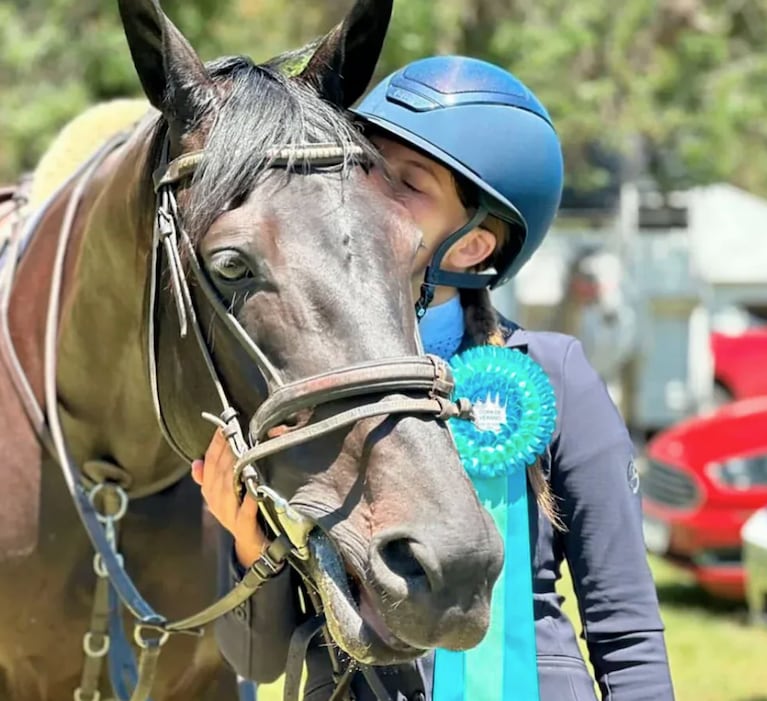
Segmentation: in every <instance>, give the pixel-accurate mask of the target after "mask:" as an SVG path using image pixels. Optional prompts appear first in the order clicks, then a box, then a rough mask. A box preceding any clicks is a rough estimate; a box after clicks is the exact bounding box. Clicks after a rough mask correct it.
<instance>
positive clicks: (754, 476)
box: [712, 455, 767, 490]
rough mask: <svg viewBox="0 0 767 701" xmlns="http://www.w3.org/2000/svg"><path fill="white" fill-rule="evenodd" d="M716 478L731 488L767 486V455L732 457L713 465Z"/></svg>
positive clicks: (741, 488)
mask: <svg viewBox="0 0 767 701" xmlns="http://www.w3.org/2000/svg"><path fill="white" fill-rule="evenodd" d="M712 472H713V476H714V477H715V479H717V480H718V481H719V482H721V483H722V484H723V485H725V486H727V487H730V488H731V489H738V490H743V489H753V488H754V487H767V455H758V456H752V457H748V458H730V459H729V460H727V461H725V462H721V463H717V464H716V465H713V466H712Z"/></svg>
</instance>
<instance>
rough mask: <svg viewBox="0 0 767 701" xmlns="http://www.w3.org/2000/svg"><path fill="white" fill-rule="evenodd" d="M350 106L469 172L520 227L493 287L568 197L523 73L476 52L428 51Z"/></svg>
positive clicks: (552, 139) (555, 145) (551, 136)
mask: <svg viewBox="0 0 767 701" xmlns="http://www.w3.org/2000/svg"><path fill="white" fill-rule="evenodd" d="M354 112H355V113H356V114H357V115H358V116H359V117H361V118H362V120H363V122H367V123H369V124H370V125H373V126H374V127H376V128H377V129H379V130H381V131H383V132H384V133H388V134H390V135H391V136H393V137H394V138H397V139H399V140H401V141H403V142H405V143H407V144H408V145H412V146H413V147H414V148H416V149H419V150H420V151H422V152H423V153H425V154H426V155H427V156H429V157H431V158H433V159H434V160H436V161H438V162H441V163H442V164H443V165H445V166H446V167H447V168H449V169H451V170H453V171H455V172H456V173H459V174H460V175H462V176H463V177H464V178H466V179H468V180H469V181H470V182H471V183H473V184H474V185H475V186H476V187H477V188H478V189H479V191H480V194H481V196H482V199H483V202H484V203H485V204H486V206H488V207H489V209H490V211H491V213H492V214H493V215H495V216H497V217H499V218H500V219H502V220H504V221H506V222H507V223H509V224H510V225H511V226H512V227H513V228H514V229H515V231H516V232H517V233H518V235H519V238H520V239H521V240H520V245H518V246H512V247H506V254H505V256H504V250H503V249H502V250H501V251H500V254H499V256H498V257H497V258H496V262H495V274H494V275H493V276H492V277H491V278H490V286H491V287H497V286H499V285H502V284H503V283H504V282H507V281H508V280H509V279H510V278H511V277H513V276H514V275H515V274H516V273H517V271H519V269H520V268H521V267H522V266H523V265H524V264H525V263H526V262H527V260H528V259H529V258H530V256H531V255H532V254H533V252H534V251H535V250H536V249H537V248H538V246H540V244H541V242H542V241H543V238H544V236H545V235H546V232H547V231H548V229H549V227H550V225H551V223H552V221H553V220H554V217H555V216H556V213H557V209H558V208H559V202H560V199H561V196H562V185H563V177H564V174H563V162H562V148H561V145H560V142H559V137H558V136H557V133H556V131H555V130H554V126H553V125H552V122H551V118H550V116H549V114H548V112H547V111H546V109H545V108H544V106H543V105H542V104H541V102H540V101H539V100H538V98H537V97H536V96H535V95H534V94H533V93H532V92H531V91H530V90H529V89H528V88H527V87H526V86H525V85H524V84H523V83H522V82H521V81H520V80H519V79H518V78H516V77H515V76H513V75H512V74H511V73H509V72H507V71H505V70H503V69H502V68H499V67H498V66H495V65H493V64H491V63H487V62H486V61H481V60H478V59H474V58H466V57H462V56H437V57H433V58H426V59H422V60H419V61H414V62H413V63H410V64H409V65H407V66H405V67H404V68H402V69H400V70H398V71H396V72H395V73H392V74H391V75H389V76H388V77H387V78H385V79H384V80H383V81H381V82H380V83H379V84H378V85H377V86H376V87H375V88H374V89H373V90H372V91H371V92H370V93H369V94H368V95H367V96H366V97H365V98H364V99H363V100H362V102H361V103H360V104H359V105H358V106H357V108H356V109H355V110H354ZM488 203H489V204H488ZM499 258H500V260H499Z"/></svg>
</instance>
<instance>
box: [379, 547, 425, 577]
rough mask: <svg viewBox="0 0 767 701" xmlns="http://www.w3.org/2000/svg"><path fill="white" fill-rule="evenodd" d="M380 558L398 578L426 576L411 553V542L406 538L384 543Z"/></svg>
mask: <svg viewBox="0 0 767 701" xmlns="http://www.w3.org/2000/svg"><path fill="white" fill-rule="evenodd" d="M381 558H382V559H383V561H384V562H385V563H386V566H387V567H388V568H389V569H390V570H391V571H392V572H394V574H398V575H399V576H400V577H404V578H405V579H411V578H415V577H425V576H426V571H425V570H424V568H423V566H422V565H421V563H420V562H419V561H418V558H417V557H416V556H415V554H414V553H413V547H412V544H411V541H409V540H407V539H406V538H400V539H399V540H391V541H389V542H388V543H384V545H383V547H382V548H381Z"/></svg>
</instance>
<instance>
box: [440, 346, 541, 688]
mask: <svg viewBox="0 0 767 701" xmlns="http://www.w3.org/2000/svg"><path fill="white" fill-rule="evenodd" d="M450 366H451V368H452V370H453V374H454V378H455V397H456V398H459V397H461V398H463V397H465V398H467V399H469V400H471V402H472V405H473V414H474V418H473V420H472V421H466V420H461V419H451V420H450V422H449V426H450V430H451V432H452V434H453V437H454V439H455V442H456V446H457V448H458V451H459V454H460V456H461V460H462V462H463V465H464V468H465V469H466V471H467V472H468V474H469V476H470V477H471V480H472V482H473V484H474V487H475V489H476V491H477V494H478V496H479V499H480V501H481V503H482V504H483V506H484V507H485V508H486V509H487V510H488V512H489V513H490V514H491V516H492V518H493V521H494V522H495V525H496V527H497V528H498V530H499V532H500V533H501V536H502V538H503V542H504V552H505V557H504V565H503V569H502V571H501V574H500V577H499V578H498V581H497V582H496V584H495V587H494V589H493V599H492V605H491V611H490V628H489V630H488V633H487V635H486V636H485V638H484V639H483V640H482V642H481V643H480V644H479V645H478V646H477V647H475V648H473V649H472V650H468V651H466V652H453V651H448V650H437V653H436V659H435V673H434V694H433V697H434V701H538V700H539V694H538V667H537V659H536V646H535V623H534V617H533V587H532V571H531V558H530V547H531V546H530V532H531V529H530V519H531V518H533V519H534V518H537V511H536V510H535V509H532V510H531V509H529V506H528V489H527V479H526V468H527V467H528V466H530V465H532V464H534V462H535V460H536V459H537V458H538V457H539V456H540V455H543V454H544V453H545V451H546V449H547V447H548V445H549V443H550V442H551V439H552V436H553V434H554V428H555V424H556V398H555V395H554V390H553V388H552V386H551V383H550V382H549V379H548V377H547V376H546V373H545V372H544V371H543V369H542V368H541V367H540V366H539V365H538V364H537V363H536V362H535V361H534V360H533V359H532V358H530V357H529V356H528V355H526V354H525V353H523V352H522V351H520V350H516V349H511V348H501V347H497V346H479V347H476V348H472V349H470V350H468V351H465V352H464V353H461V354H460V355H456V356H454V357H453V358H452V360H451V361H450Z"/></svg>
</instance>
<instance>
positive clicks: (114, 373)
mask: <svg viewBox="0 0 767 701" xmlns="http://www.w3.org/2000/svg"><path fill="white" fill-rule="evenodd" d="M148 141H149V139H148V133H147V130H146V129H140V130H139V131H138V132H137V133H136V134H135V135H134V136H133V137H132V138H131V140H130V141H129V142H128V143H127V144H126V145H125V146H124V147H122V148H121V149H120V150H119V152H117V153H116V154H114V155H113V156H111V157H110V158H108V159H107V161H106V162H105V163H104V165H103V167H101V168H100V169H99V171H98V172H97V173H96V176H95V177H94V180H93V183H92V186H90V187H89V188H88V189H87V191H86V193H85V196H84V198H83V201H82V203H81V206H80V210H79V211H80V214H79V216H78V217H77V218H76V221H75V227H74V229H73V231H72V234H73V236H72V240H71V243H70V250H69V252H68V256H67V262H66V269H65V276H64V289H63V299H62V314H61V322H60V332H59V344H58V372H57V386H58V395H59V404H60V406H61V409H62V421H63V424H64V429H65V432H66V435H67V436H68V439H69V443H70V450H71V452H72V454H73V456H74V457H75V458H76V459H78V460H79V461H80V462H81V463H82V462H84V461H86V460H91V459H103V458H108V459H109V460H111V461H113V462H115V463H116V464H117V465H119V466H120V467H122V468H123V469H125V470H127V471H128V472H129V473H130V474H131V475H132V477H133V479H134V482H135V483H136V486H137V487H139V486H141V485H146V484H148V483H151V482H157V481H162V478H163V476H164V475H167V473H168V472H169V465H170V464H172V463H176V462H177V458H175V456H174V455H173V454H172V453H171V452H170V449H169V448H168V447H167V445H166V444H165V442H164V441H163V439H162V437H161V434H160V431H159V428H158V425H157V421H156V419H155V414H154V408H153V402H152V395H151V387H150V383H149V380H148V372H147V356H146V314H147V309H146V289H147V284H148V280H149V272H150V271H149V267H150V251H151V246H152V229H151V226H152V216H151V215H152V213H153V211H154V201H153V197H152V195H151V188H149V187H148V177H149V176H148V173H149V172H150V168H149V166H148V158H149V156H148V152H149V144H148Z"/></svg>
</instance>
